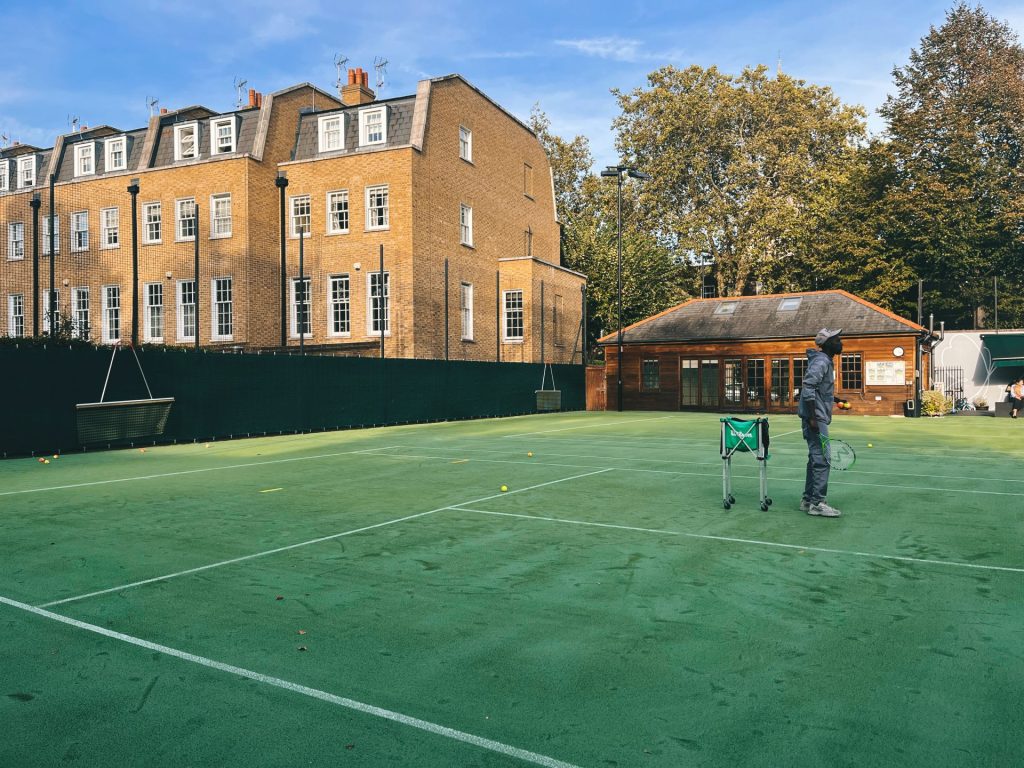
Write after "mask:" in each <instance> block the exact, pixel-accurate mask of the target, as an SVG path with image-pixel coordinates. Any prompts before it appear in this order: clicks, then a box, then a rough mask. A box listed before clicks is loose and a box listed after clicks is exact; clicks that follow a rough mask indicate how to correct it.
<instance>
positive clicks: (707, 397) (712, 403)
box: [700, 360, 722, 410]
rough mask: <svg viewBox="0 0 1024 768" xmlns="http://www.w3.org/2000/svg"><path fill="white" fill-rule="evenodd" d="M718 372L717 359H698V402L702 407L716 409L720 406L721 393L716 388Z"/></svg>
mask: <svg viewBox="0 0 1024 768" xmlns="http://www.w3.org/2000/svg"><path fill="white" fill-rule="evenodd" d="M718 385H719V374H718V361H717V360H701V361H700V404H701V406H703V407H704V408H714V409H715V410H718V409H719V408H721V407H722V395H721V392H720V391H719V388H718Z"/></svg>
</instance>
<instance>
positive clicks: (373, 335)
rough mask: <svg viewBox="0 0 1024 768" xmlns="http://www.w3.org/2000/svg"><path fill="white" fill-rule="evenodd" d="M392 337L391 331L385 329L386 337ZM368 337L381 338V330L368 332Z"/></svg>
mask: <svg viewBox="0 0 1024 768" xmlns="http://www.w3.org/2000/svg"><path fill="white" fill-rule="evenodd" d="M390 337H391V331H384V338H385V339H387V338H390ZM366 338H368V339H379V338H380V331H378V332H377V333H368V334H366Z"/></svg>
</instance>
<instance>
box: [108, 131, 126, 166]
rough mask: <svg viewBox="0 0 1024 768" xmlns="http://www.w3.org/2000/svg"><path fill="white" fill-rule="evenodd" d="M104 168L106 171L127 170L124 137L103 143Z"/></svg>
mask: <svg viewBox="0 0 1024 768" xmlns="http://www.w3.org/2000/svg"><path fill="white" fill-rule="evenodd" d="M103 150H104V153H105V158H104V160H105V162H104V167H105V168H106V170H107V171H123V170H125V169H127V168H128V140H127V139H126V138H125V137H124V136H118V137H117V138H116V139H107V140H106V141H105V142H103Z"/></svg>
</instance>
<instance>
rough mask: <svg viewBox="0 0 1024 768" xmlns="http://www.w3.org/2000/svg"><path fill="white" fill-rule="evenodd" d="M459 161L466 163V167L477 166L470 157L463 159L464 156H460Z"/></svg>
mask: <svg viewBox="0 0 1024 768" xmlns="http://www.w3.org/2000/svg"><path fill="white" fill-rule="evenodd" d="M459 160H461V161H462V162H464V163H465V164H466V165H476V163H474V162H473V159H472V158H470V157H463V156H462V155H459Z"/></svg>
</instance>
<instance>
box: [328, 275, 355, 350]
mask: <svg viewBox="0 0 1024 768" xmlns="http://www.w3.org/2000/svg"><path fill="white" fill-rule="evenodd" d="M335 286H338V287H341V286H344V291H343V292H342V291H335ZM339 316H341V317H343V318H344V326H345V328H346V329H347V330H344V331H339V330H336V325H335V321H336V320H340V319H341V317H339ZM327 335H328V336H330V337H331V338H335V339H337V338H347V337H349V336H351V335H352V281H351V280H350V279H349V276H348V275H331V276H330V278H329V279H328V281H327Z"/></svg>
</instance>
